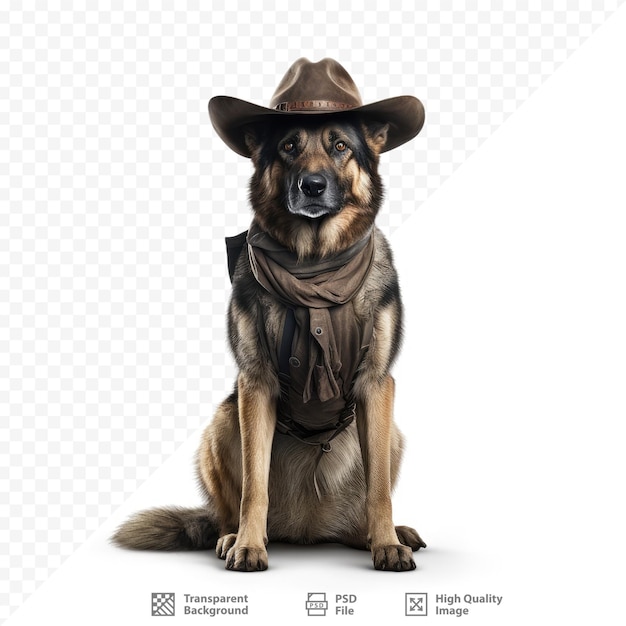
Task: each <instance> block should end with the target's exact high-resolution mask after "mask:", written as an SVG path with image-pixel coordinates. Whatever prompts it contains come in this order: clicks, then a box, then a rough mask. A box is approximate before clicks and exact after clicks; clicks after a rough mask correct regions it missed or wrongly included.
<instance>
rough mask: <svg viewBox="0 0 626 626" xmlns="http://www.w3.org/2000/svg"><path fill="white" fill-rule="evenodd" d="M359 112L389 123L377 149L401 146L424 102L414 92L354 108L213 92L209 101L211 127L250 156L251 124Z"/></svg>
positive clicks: (415, 129)
mask: <svg viewBox="0 0 626 626" xmlns="http://www.w3.org/2000/svg"><path fill="white" fill-rule="evenodd" d="M355 114H356V115H360V116H362V117H366V118H369V119H372V120H377V121H379V122H383V123H387V124H389V130H388V132H387V142H386V143H385V146H384V148H383V149H382V150H381V152H387V151H389V150H392V149H393V148H397V147H398V146H401V145H402V144H403V143H406V142H407V141H410V140H411V139H413V137H415V136H416V135H417V134H418V133H419V132H420V130H421V129H422V126H423V125H424V117H425V113H424V105H423V104H422V103H421V102H420V101H419V100H418V99H417V98H415V97H414V96H396V97H395V98H387V99H385V100H380V101H378V102H374V103H372V104H366V105H363V106H360V107H356V108H354V109H345V110H342V111H324V112H318V111H310V112H308V111H276V110H275V109H269V108H267V107H262V106H259V105H257V104H252V103H251V102H246V101H245V100H239V98H232V97H231V96H215V97H214V98H211V100H210V101H209V116H210V117H211V123H212V124H213V128H215V131H216V132H217V134H218V135H219V136H220V138H221V139H222V140H223V141H224V143H225V144H226V145H227V146H228V147H229V148H230V149H231V150H234V151H235V152H236V153H237V154H240V155H241V156H244V157H250V156H251V154H250V151H249V149H248V147H247V146H246V141H245V128H246V127H247V126H249V125H251V124H260V123H267V122H269V121H270V120H272V119H279V118H282V119H286V118H287V117H296V118H297V117H302V116H306V117H310V116H312V115H319V116H326V117H328V116H331V115H332V116H350V115H355Z"/></svg>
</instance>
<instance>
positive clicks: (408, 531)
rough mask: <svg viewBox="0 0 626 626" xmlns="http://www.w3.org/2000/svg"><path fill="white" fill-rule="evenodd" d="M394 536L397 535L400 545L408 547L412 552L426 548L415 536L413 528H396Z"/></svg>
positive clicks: (421, 540) (419, 538) (417, 536)
mask: <svg viewBox="0 0 626 626" xmlns="http://www.w3.org/2000/svg"><path fill="white" fill-rule="evenodd" d="M396 534H397V535H398V539H399V540H400V543H401V544H402V545H405V546H409V548H411V550H413V552H415V551H416V550H419V549H420V548H425V547H426V544H425V543H424V541H423V539H422V538H421V537H420V536H419V535H418V534H417V531H416V530H415V528H411V527H410V526H396Z"/></svg>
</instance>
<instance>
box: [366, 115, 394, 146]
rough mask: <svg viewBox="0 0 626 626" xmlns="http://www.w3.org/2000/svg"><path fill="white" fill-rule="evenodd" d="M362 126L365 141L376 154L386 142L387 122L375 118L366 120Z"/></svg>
mask: <svg viewBox="0 0 626 626" xmlns="http://www.w3.org/2000/svg"><path fill="white" fill-rule="evenodd" d="M364 126H365V137H366V138H367V143H368V144H369V146H370V148H372V150H374V152H375V153H376V154H379V153H380V151H381V150H382V149H383V148H384V147H385V144H386V143H387V132H388V131H389V124H386V123H384V122H377V121H375V120H367V121H366V122H365V123H364Z"/></svg>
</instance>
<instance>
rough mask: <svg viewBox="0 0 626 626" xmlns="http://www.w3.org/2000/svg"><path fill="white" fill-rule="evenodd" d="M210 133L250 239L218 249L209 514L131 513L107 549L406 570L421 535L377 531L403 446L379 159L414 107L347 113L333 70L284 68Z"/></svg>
mask: <svg viewBox="0 0 626 626" xmlns="http://www.w3.org/2000/svg"><path fill="white" fill-rule="evenodd" d="M209 108H210V113H211V119H212V122H213V125H214V127H215V128H216V130H217V132H218V134H219V135H220V136H221V137H222V139H224V141H225V142H226V143H227V145H229V147H231V148H232V149H234V150H235V151H237V152H238V153H239V154H241V155H243V156H246V157H248V158H250V159H251V162H252V164H253V168H254V171H253V175H252V178H251V180H250V187H249V189H250V192H249V198H250V204H251V207H252V210H253V219H252V224H251V226H250V229H249V230H248V231H247V232H246V233H244V234H242V235H240V236H239V237H237V238H231V239H229V240H228V241H227V243H228V244H229V250H230V265H229V269H230V273H231V279H232V295H231V301H230V305H229V310H228V334H229V340H230V346H231V349H232V352H233V355H234V358H235V360H236V363H237V367H238V376H237V381H236V384H235V388H234V390H233V393H232V394H231V395H230V396H229V397H228V398H227V399H226V400H224V401H223V402H222V403H221V405H219V407H218V408H217V411H216V413H215V416H214V418H213V420H212V422H211V423H210V424H209V425H208V427H207V428H206V430H205V431H204V434H203V436H202V441H201V444H200V447H199V450H198V454H197V475H198V479H199V484H200V487H201V490H202V492H203V496H204V499H205V502H206V504H205V505H204V506H203V507H201V508H198V509H180V508H157V509H152V510H148V511H143V512H139V513H137V514H135V515H134V516H133V517H131V518H130V519H129V520H128V521H127V522H125V523H124V524H123V525H122V526H121V527H120V528H119V529H118V530H117V532H116V533H115V535H114V537H113V541H114V542H115V543H116V544H117V545H119V546H122V547H127V548H135V549H154V550H182V549H212V548H215V549H216V552H217V555H218V556H219V557H220V558H222V559H224V560H225V566H226V569H228V570H236V571H261V570H265V569H267V567H268V556H267V544H268V542H274V541H281V542H289V543H298V544H314V543H322V542H337V543H341V544H345V545H347V546H351V547H354V548H359V549H366V550H370V551H371V555H372V560H373V565H374V568H376V569H378V570H387V571H410V570H412V569H414V568H415V561H414V559H413V555H412V553H413V551H416V550H419V549H420V548H424V547H426V544H425V543H424V542H423V540H422V539H421V537H420V536H419V534H418V533H417V532H416V531H415V530H414V529H413V528H410V527H408V526H395V525H394V523H393V521H392V503H391V493H392V489H393V486H394V485H395V483H396V480H397V478H398V473H399V468H400V462H401V457H402V450H403V437H402V435H401V433H400V431H399V430H398V428H397V426H396V424H395V423H394V420H393V403H394V380H393V378H392V376H391V374H390V368H391V366H392V364H393V362H394V359H395V357H396V355H397V353H398V350H399V346H400V342H401V336H402V302H401V296H400V288H399V282H398V276H397V273H396V270H395V268H394V265H393V260H392V253H391V250H390V247H389V245H388V242H387V241H386V239H385V237H384V235H383V234H382V232H381V231H380V230H379V229H378V228H377V227H376V225H375V218H376V215H377V213H378V211H379V209H380V207H381V202H382V198H383V184H382V181H381V177H380V175H379V173H378V162H379V155H380V154H381V153H382V152H384V151H386V150H389V149H391V148H393V147H396V146H397V145H400V144H401V143H404V142H405V141H408V140H409V139H411V138H412V137H413V136H415V135H416V134H417V133H418V132H419V130H420V129H421V126H422V124H423V117H424V116H423V108H422V106H421V103H420V102H419V101H418V100H417V99H416V98H412V97H411V96H400V97H399V98H395V99H389V100H386V101H382V103H379V104H375V105H365V106H364V105H362V104H361V101H360V96H359V95H358V91H357V90H356V87H354V83H353V81H352V79H351V78H350V77H349V75H348V74H347V72H346V71H345V70H344V68H343V67H341V66H340V65H339V64H338V63H337V62H336V61H334V60H332V59H324V60H323V61H320V62H319V63H311V62H309V61H308V60H306V59H300V60H299V61H297V62H296V63H295V64H294V65H293V66H292V67H291V68H290V70H289V71H288V73H287V75H286V76H285V78H284V79H283V81H282V82H281V84H280V85H279V88H278V89H277V91H276V93H275V95H274V102H273V103H272V106H271V108H268V109H265V108H262V107H258V106H257V105H252V104H250V103H245V102H243V101H240V100H236V99H233V98H229V97H227V96H218V97H216V98H214V99H212V101H211V103H210V105H209Z"/></svg>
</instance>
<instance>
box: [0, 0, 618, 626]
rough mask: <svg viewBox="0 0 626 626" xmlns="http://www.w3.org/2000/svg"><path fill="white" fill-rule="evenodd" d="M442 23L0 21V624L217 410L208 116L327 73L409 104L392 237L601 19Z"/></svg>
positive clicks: (386, 219)
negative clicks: (295, 65)
mask: <svg viewBox="0 0 626 626" xmlns="http://www.w3.org/2000/svg"><path fill="white" fill-rule="evenodd" d="M463 4H465V8H464V9H463V10H459V9H458V8H457V9H456V10H455V9H454V8H453V3H452V2H450V1H444V2H429V3H419V4H416V3H414V2H394V3H393V4H392V6H393V7H394V8H392V9H388V8H383V5H382V4H381V5H380V8H376V7H377V5H376V4H375V3H373V2H353V3H350V8H349V9H348V8H345V9H344V8H340V3H337V2H326V1H325V0H318V1H317V2H315V3H298V2H292V3H288V4H287V3H276V4H274V3H269V2H255V3H253V2H250V1H243V0H230V1H229V2H223V1H221V2H220V1H217V2H211V3H206V2H199V1H197V2H191V1H190V2H179V3H168V2H142V3H139V2H136V3H135V2H116V1H111V2H93V3H80V2H71V1H64V2H60V1H59V0H57V1H51V2H47V3H36V2H33V1H22V2H8V3H4V4H3V5H2V9H0V40H1V42H2V46H1V48H0V65H1V71H0V87H1V89H2V94H3V96H2V99H1V100H0V113H1V117H2V125H1V126H0V146H1V148H0V198H1V200H0V419H1V420H2V421H1V428H0V459H1V460H2V461H1V465H0V543H1V548H0V571H1V572H2V573H1V578H0V618H2V619H3V618H6V617H7V616H8V615H9V614H10V612H11V611H12V610H13V609H14V608H15V607H16V606H18V605H19V604H21V603H22V602H23V601H24V599H25V598H26V597H27V596H28V595H29V594H30V593H31V592H33V591H34V590H35V589H36V588H37V586H38V585H39V584H40V583H41V582H42V581H44V580H45V579H46V578H47V577H48V576H49V575H50V573H51V572H52V571H53V570H54V569H55V568H57V567H58V566H59V565H60V564H61V563H62V562H63V560H64V559H65V558H66V557H67V556H68V555H70V554H71V553H72V552H73V551H74V550H75V548H76V547H77V546H78V545H80V544H81V543H82V542H83V541H84V540H85V539H86V538H87V537H88V536H89V535H90V533H91V532H92V531H94V530H95V529H96V528H97V527H98V526H99V524H100V523H101V522H102V521H103V520H105V519H106V518H108V517H109V516H110V514H111V513H112V511H113V510H114V509H115V508H116V507H117V506H119V505H120V504H121V503H122V502H123V501H124V500H125V498H126V497H127V496H128V495H129V494H130V493H132V492H133V491H134V490H136V488H137V487H138V485H139V484H140V483H141V482H142V481H144V480H145V479H147V478H148V477H149V476H150V475H151V473H152V472H153V471H154V469H155V468H156V467H158V466H159V465H160V464H161V463H162V462H163V460H164V459H166V458H167V457H168V456H169V455H171V454H172V453H173V452H174V451H175V450H176V449H177V447H178V446H179V445H180V444H181V443H182V442H183V441H185V440H186V439H187V438H188V437H190V436H191V434H192V433H194V432H195V431H196V429H198V428H199V427H200V426H201V425H202V424H203V423H205V422H206V421H207V420H208V419H209V418H210V416H211V413H212V411H213V408H214V407H215V405H216V403H217V402H219V400H220V399H221V398H222V397H223V396H224V395H225V394H226V393H227V392H228V391H229V390H230V387H231V385H232V381H233V377H234V369H233V366H232V362H231V359H230V356H229V354H228V353H227V350H226V344H225V322H224V315H225V309H226V302H227V298H228V289H229V286H228V279H227V275H226V262H225V252H224V245H223V238H224V236H226V235H232V234H236V233H237V232H239V231H240V230H243V229H244V228H246V227H247V225H248V221H249V217H250V214H249V211H248V208H247V206H246V197H247V190H246V182H247V177H248V175H249V173H250V165H249V163H248V162H247V161H246V160H245V159H242V158H241V157H238V156H237V155H235V154H234V153H232V152H230V151H229V150H228V149H227V148H226V147H225V146H224V145H223V144H222V143H221V142H220V140H219V139H218V138H217V137H216V135H215V134H214V132H213V130H212V128H211V125H210V122H209V119H208V115H207V111H206V105H207V101H208V99H209V98H210V97H211V96H213V95H217V94H228V95H233V96H237V97H240V98H243V99H247V100H251V101H253V102H256V103H258V104H266V103H267V102H268V100H269V98H270V96H271V94H272V92H273V90H274V88H275V87H276V85H277V83H278V80H279V79H280V78H281V77H282V75H283V74H284V72H285V71H286V69H287V67H288V66H289V65H290V64H291V63H292V62H293V61H294V60H295V59H296V58H298V57H300V56H307V57H309V58H310V59H311V60H318V59H320V58H323V57H325V56H331V57H334V58H336V59H337V60H339V61H340V62H341V63H342V64H343V65H344V66H345V67H346V68H347V69H348V71H349V72H350V73H351V75H352V76H353V78H354V79H355V81H356V82H357V84H358V85H359V87H360V88H361V93H362V96H363V99H364V101H365V102H373V101H375V100H378V99H381V98H386V97H390V96H394V95H401V94H405V93H406V94H414V95H416V96H418V97H419V98H420V99H422V101H423V102H424V104H425V107H426V111H427V117H426V125H425V127H424V130H423V132H422V134H421V135H420V136H419V137H418V138H417V139H416V140H415V141H413V142H410V143H409V144H407V145H405V146H403V147H401V148H399V149H397V150H395V151H392V152H391V153H388V154H386V155H384V158H383V163H382V172H383V175H384V176H385V179H386V182H387V188H388V194H387V204H386V206H385V209H384V210H383V212H382V215H381V217H380V221H379V224H380V226H381V227H382V228H383V229H384V230H386V231H387V232H392V231H393V230H395V229H396V228H398V227H400V226H401V225H402V224H403V222H404V221H405V220H406V219H407V217H408V216H410V215H411V214H412V213H413V212H414V211H416V210H417V209H418V207H419V206H420V204H421V203H422V202H423V201H424V200H425V199H426V198H427V196H428V195H429V194H430V193H432V192H433V191H434V190H435V189H437V188H438V187H439V186H440V185H441V183H442V181H443V180H444V179H446V178H447V177H448V176H449V175H450V174H452V173H453V171H454V170H455V168H457V167H458V166H459V165H460V164H461V163H462V162H463V161H464V160H466V159H467V158H468V156H469V155H470V154H471V153H472V152H473V151H474V150H476V149H477V148H478V147H479V146H480V144H481V142H483V141H484V140H485V139H486V138H487V137H489V135H490V134H491V133H493V131H494V130H495V129H496V128H497V127H498V126H499V125H500V124H502V123H503V122H504V121H505V120H506V118H507V117H508V116H509V115H510V114H511V113H513V112H514V111H515V110H516V108H518V107H519V106H520V104H521V103H523V102H524V100H525V99H527V98H528V97H529V95H530V94H531V93H532V92H533V90H535V89H536V88H537V87H539V86H540V85H541V83H542V82H543V81H544V80H545V79H546V78H547V77H549V76H550V75H551V74H552V73H553V72H554V71H555V70H556V69H557V68H558V66H559V65H560V64H561V63H563V62H564V61H565V60H566V59H567V57H568V56H569V55H570V54H571V53H572V52H574V51H575V50H576V49H577V48H578V47H579V46H580V45H581V44H582V43H583V42H584V40H585V39H586V38H588V37H589V36H591V35H592V34H593V32H594V30H595V29H596V28H597V27H598V26H600V25H601V24H602V23H603V22H604V21H605V20H607V19H608V18H609V16H610V15H611V13H613V12H614V11H615V10H617V9H618V8H619V6H620V5H621V4H622V3H621V2H620V1H618V0H614V1H612V2H611V1H609V2H604V3H599V2H596V3H592V2H591V1H588V2H580V3H576V4H574V3H568V2H565V1H559V2H554V3H549V4H548V3H540V2H532V3H527V4H525V3H510V6H507V5H506V4H505V3H501V2H491V3H486V2H482V3H478V2H475V1H474V2H467V3H463ZM276 5H279V6H280V7H281V8H280V9H276V8H274V7H275V6H276ZM457 5H458V3H457ZM342 6H345V5H342ZM416 6H419V7H420V8H416ZM458 6H460V5H458ZM548 6H549V8H546V7H548ZM172 7H175V8H172ZM581 87H582V86H581Z"/></svg>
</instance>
